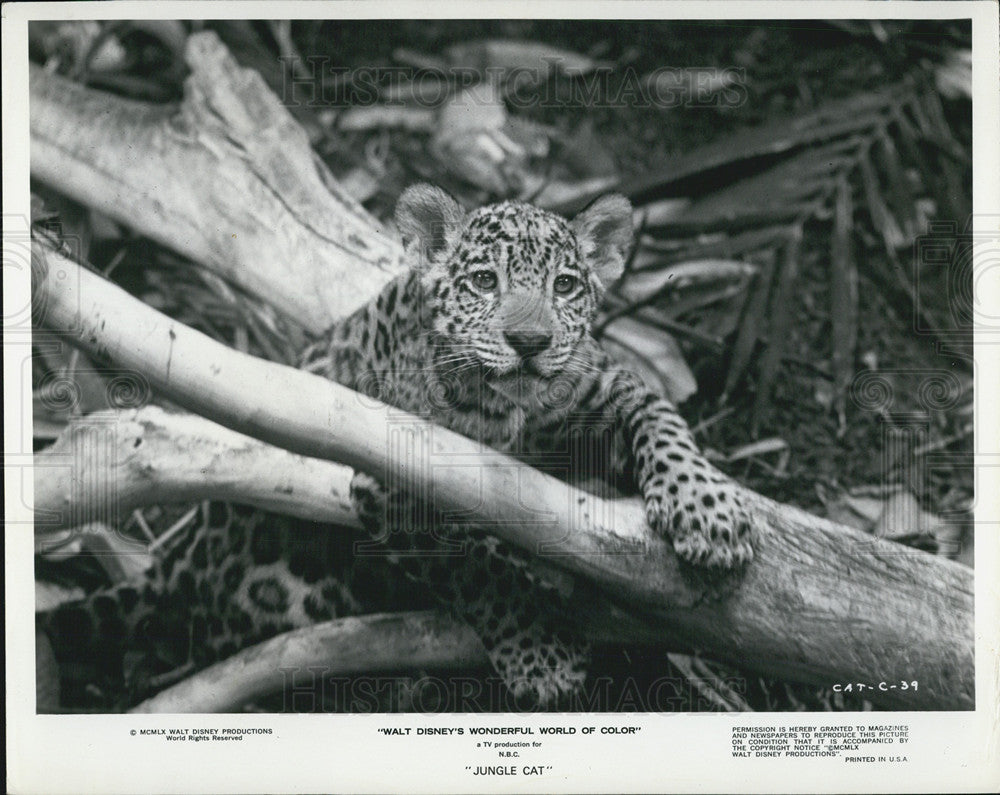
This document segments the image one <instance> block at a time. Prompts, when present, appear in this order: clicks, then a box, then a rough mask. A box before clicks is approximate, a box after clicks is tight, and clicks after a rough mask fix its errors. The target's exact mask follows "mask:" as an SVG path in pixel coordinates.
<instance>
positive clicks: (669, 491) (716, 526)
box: [645, 481, 753, 569]
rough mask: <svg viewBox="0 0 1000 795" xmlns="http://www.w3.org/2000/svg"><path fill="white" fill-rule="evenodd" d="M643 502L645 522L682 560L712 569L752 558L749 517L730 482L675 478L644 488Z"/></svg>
mask: <svg viewBox="0 0 1000 795" xmlns="http://www.w3.org/2000/svg"><path fill="white" fill-rule="evenodd" d="M695 485H696V486H697V488H696V487H695ZM645 501H646V519H647V521H648V522H649V524H650V526H651V527H653V529H655V530H656V531H657V532H659V533H660V534H661V535H663V536H664V537H665V538H668V539H669V540H670V542H671V543H672V544H673V546H674V551H675V552H676V553H677V554H678V555H679V556H680V558H681V559H682V560H685V561H687V562H688V563H692V564H694V565H696V566H705V567H707V568H712V569H736V568H739V567H741V566H744V565H746V564H747V563H749V562H750V561H751V560H753V544H752V542H751V533H750V518H749V515H748V513H747V511H746V508H745V507H744V505H743V500H742V498H741V497H740V496H739V493H738V489H737V487H736V486H735V484H733V483H729V482H725V481H722V482H715V483H712V482H708V483H698V484H694V485H693V484H692V483H691V482H690V481H688V482H679V481H678V482H675V483H673V484H671V485H670V486H669V487H661V488H658V489H656V491H654V492H652V493H647V494H646V498H645Z"/></svg>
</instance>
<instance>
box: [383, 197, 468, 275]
mask: <svg viewBox="0 0 1000 795" xmlns="http://www.w3.org/2000/svg"><path fill="white" fill-rule="evenodd" d="M464 217H465V213H464V212H463V211H462V208H461V206H460V205H459V203H458V202H457V201H455V200H454V199H453V198H452V197H451V196H449V195H448V194H447V193H445V192H444V191H443V190H441V189H440V188H436V187H434V186H433V185H427V184H426V183H420V184H418V185H411V186H410V187H408V188H407V189H406V190H405V191H403V195H402V196H400V197H399V201H398V202H397V203H396V226H397V227H398V228H399V233H400V235H401V236H402V238H403V247H404V248H405V249H406V251H407V253H412V252H415V253H416V257H417V261H418V262H419V263H420V264H424V263H428V262H432V261H434V259H435V258H436V257H438V256H439V255H440V254H441V253H442V252H443V251H445V250H447V249H448V248H450V246H451V245H452V244H453V243H454V242H455V239H456V238H457V237H458V234H459V232H460V231H461V229H462V219H463V218H464ZM414 264H416V263H414Z"/></svg>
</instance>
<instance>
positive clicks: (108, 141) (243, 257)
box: [30, 32, 402, 331]
mask: <svg viewBox="0 0 1000 795" xmlns="http://www.w3.org/2000/svg"><path fill="white" fill-rule="evenodd" d="M187 61H188V65H189V66H190V67H191V70H192V71H191V75H190V76H189V77H188V79H187V82H186V83H185V86H184V89H185V93H184V100H183V102H181V103H180V104H179V105H151V104H148V103H143V102H135V101H131V100H127V99H123V98H120V97H116V96H114V95H111V94H108V93H106V92H102V91H94V90H91V89H88V88H85V87H84V86H81V85H80V84H79V83H76V82H73V81H71V80H68V79H66V78H63V77H60V76H58V75H55V74H50V73H48V72H46V71H45V70H43V69H42V68H41V67H38V66H35V65H31V73H30V81H31V82H30V116H31V175H32V177H34V178H36V179H38V180H41V181H42V182H44V183H46V184H48V185H50V186H52V187H54V188H56V189H57V190H59V191H60V192H62V193H65V194H67V195H69V196H71V197H73V198H74V199H77V200H78V201H80V202H82V203H83V204H86V205H87V206H89V207H93V208H95V209H97V210H100V211H101V212H103V213H106V214H107V215H109V216H110V217H112V218H114V219H116V220H118V221H120V222H122V223H124V224H127V225H128V226H130V227H132V228H133V229H135V230H137V231H138V232H141V233H142V234H144V235H147V236H149V237H151V238H153V239H154V240H157V241H159V242H160V243H162V244H164V245H166V246H169V247H170V248H172V249H174V250H175V251H178V252H180V253H182V254H185V255H186V256H188V257H190V258H191V259H193V260H195V261H196V262H199V263H201V264H202V265H205V266H207V267H209V268H212V269H213V270H215V271H216V272H217V273H219V274H220V275H222V276H224V277H226V278H228V279H230V280H232V281H233V282H235V283H236V284H239V285H241V286H242V287H244V288H246V289H247V290H248V291H249V292H251V293H252V294H254V295H257V296H260V297H261V298H263V299H264V300H266V301H269V302H271V303H272V304H273V305H274V306H275V307H276V308H278V309H280V310H282V311H283V312H284V313H286V314H287V315H288V316H290V317H295V318H297V319H298V320H299V321H300V322H301V323H302V324H303V325H305V326H306V327H307V328H308V329H310V330H312V331H320V330H322V329H324V328H326V327H327V326H329V325H330V323H331V322H332V321H333V320H335V319H337V318H339V317H342V316H344V315H347V314H350V312H351V311H353V310H354V309H355V308H356V307H357V306H359V305H361V304H364V303H365V302H367V300H368V299H369V298H370V297H371V296H372V295H373V294H375V293H377V292H378V291H379V290H380V289H381V287H382V286H384V285H385V284H386V283H387V282H388V281H389V280H390V279H391V278H392V277H393V276H395V275H398V274H399V272H400V270H401V269H402V264H401V261H402V252H401V248H400V246H399V244H398V243H397V242H396V240H395V238H394V237H393V236H391V235H388V234H386V233H385V231H384V230H383V229H382V228H381V227H380V225H379V224H378V222H377V221H376V220H375V219H374V218H373V217H372V216H371V215H369V214H368V213H367V212H366V211H365V210H364V208H363V207H361V206H360V205H359V204H358V203H357V202H355V201H354V200H353V199H352V198H351V197H350V196H348V195H347V194H346V193H345V192H344V191H343V190H341V189H340V188H339V186H338V185H337V182H336V180H335V179H334V178H333V176H332V175H331V174H330V173H329V170H328V169H327V168H326V166H325V165H324V164H323V163H322V162H320V161H319V159H318V158H316V157H315V155H314V154H313V151H312V149H311V148H310V146H309V140H308V137H307V135H306V133H305V132H304V131H303V130H302V128H301V127H300V126H299V125H298V123H297V122H296V121H295V120H294V119H293V118H292V116H291V115H290V114H289V113H288V111H287V109H286V108H285V107H284V106H283V105H282V104H281V101H280V100H279V98H278V97H276V96H275V95H274V94H273V93H271V91H270V90H269V89H268V88H267V86H266V85H265V84H264V81H263V80H262V79H261V77H260V75H259V74H258V73H256V72H254V71H252V70H249V69H242V68H240V67H239V66H237V64H236V62H235V61H234V60H233V58H232V57H231V56H230V55H229V52H228V50H227V49H226V48H225V46H224V45H223V44H222V43H221V42H219V40H218V38H217V37H216V36H215V34H214V33H211V32H203V33H198V34H194V35H192V36H191V37H190V38H189V39H188V45H187Z"/></svg>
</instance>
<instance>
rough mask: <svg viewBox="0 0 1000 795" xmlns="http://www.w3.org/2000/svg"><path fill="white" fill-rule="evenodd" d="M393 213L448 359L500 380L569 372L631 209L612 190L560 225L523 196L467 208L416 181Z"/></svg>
mask: <svg viewBox="0 0 1000 795" xmlns="http://www.w3.org/2000/svg"><path fill="white" fill-rule="evenodd" d="M396 214H397V223H398V224H399V226H400V231H401V232H402V233H403V237H404V242H407V243H409V245H408V246H407V248H408V253H409V256H410V257H411V260H416V261H417V262H418V263H419V264H418V266H419V267H422V268H423V278H424V283H425V285H426V287H427V294H428V300H429V301H431V313H430V315H431V317H432V319H433V320H432V322H433V331H434V334H435V337H436V339H437V340H438V342H439V344H440V345H441V346H443V347H444V348H445V349H446V351H447V353H446V354H445V359H446V361H450V362H452V363H453V364H454V365H455V366H456V367H461V366H463V365H470V364H471V365H478V366H479V367H481V368H483V369H484V370H485V372H486V374H487V375H488V376H494V377H498V378H503V377H505V376H514V375H516V376H533V377H535V378H543V379H546V378H551V377H554V376H556V375H558V374H559V373H561V372H564V371H565V370H567V369H572V367H573V364H574V361H576V360H575V358H574V355H575V354H576V352H577V349H578V347H579V345H580V342H581V341H582V340H583V339H584V337H586V336H587V335H588V333H589V331H590V328H591V324H592V323H593V320H594V316H595V314H596V312H597V308H598V305H599V303H600V300H601V298H602V296H603V294H604V291H605V289H606V288H607V286H608V285H609V284H610V283H611V282H612V281H614V280H615V279H617V278H618V276H619V275H620V274H621V270H622V267H623V265H624V257H625V253H626V251H627V248H628V246H629V244H630V243H631V234H632V214H631V207H630V205H629V204H628V202H627V201H626V200H625V199H624V198H622V197H620V196H609V197H605V198H603V199H601V200H598V202H596V203H595V204H594V205H592V206H591V207H590V208H588V209H587V210H585V211H584V212H583V213H581V214H580V215H579V216H577V218H575V219H574V220H573V221H566V220H565V219H563V218H561V217H559V216H557V215H554V214H552V213H549V212H546V211H544V210H540V209H538V208H537V207H533V206H532V205H530V204H525V203H522V202H503V203H501V204H493V205H488V206H486V207H482V208H480V209H478V210H474V211H472V212H470V213H468V214H466V213H464V212H463V211H462V210H461V208H460V207H459V206H458V205H457V203H455V201H454V199H452V198H451V197H450V196H448V195H447V194H445V193H444V192H443V191H440V190H438V189H436V188H431V187H429V186H415V187H412V188H409V189H408V190H407V191H406V192H405V193H404V194H403V196H402V197H401V198H400V202H399V205H398V207H397V212H396ZM578 363H580V364H584V363H583V362H578Z"/></svg>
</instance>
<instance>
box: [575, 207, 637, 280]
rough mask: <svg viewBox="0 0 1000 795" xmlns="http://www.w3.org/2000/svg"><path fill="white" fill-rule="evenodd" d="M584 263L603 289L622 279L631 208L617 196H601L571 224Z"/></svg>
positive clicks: (629, 241) (628, 246)
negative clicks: (584, 260)
mask: <svg viewBox="0 0 1000 795" xmlns="http://www.w3.org/2000/svg"><path fill="white" fill-rule="evenodd" d="M572 225H573V230H574V231H575V232H576V237H577V240H579V241H580V248H581V251H582V253H583V257H584V259H586V260H587V262H589V263H590V266H591V267H592V268H593V269H594V272H595V273H596V274H597V278H598V279H600V282H601V284H602V285H604V287H605V289H607V288H608V287H610V286H611V285H612V284H614V282H616V281H617V280H618V277H619V276H621V275H622V270H623V269H624V268H625V258H626V256H628V250H629V248H630V247H631V245H632V204H631V203H630V202H629V200H628V199H626V198H625V197H624V196H622V195H621V194H619V193H609V194H608V195H606V196H601V197H600V198H599V199H597V200H596V201H595V202H593V203H592V204H591V205H590V206H589V207H587V209H585V210H584V211H583V212H581V213H580V214H579V215H578V216H576V218H574V219H573V221H572Z"/></svg>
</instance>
